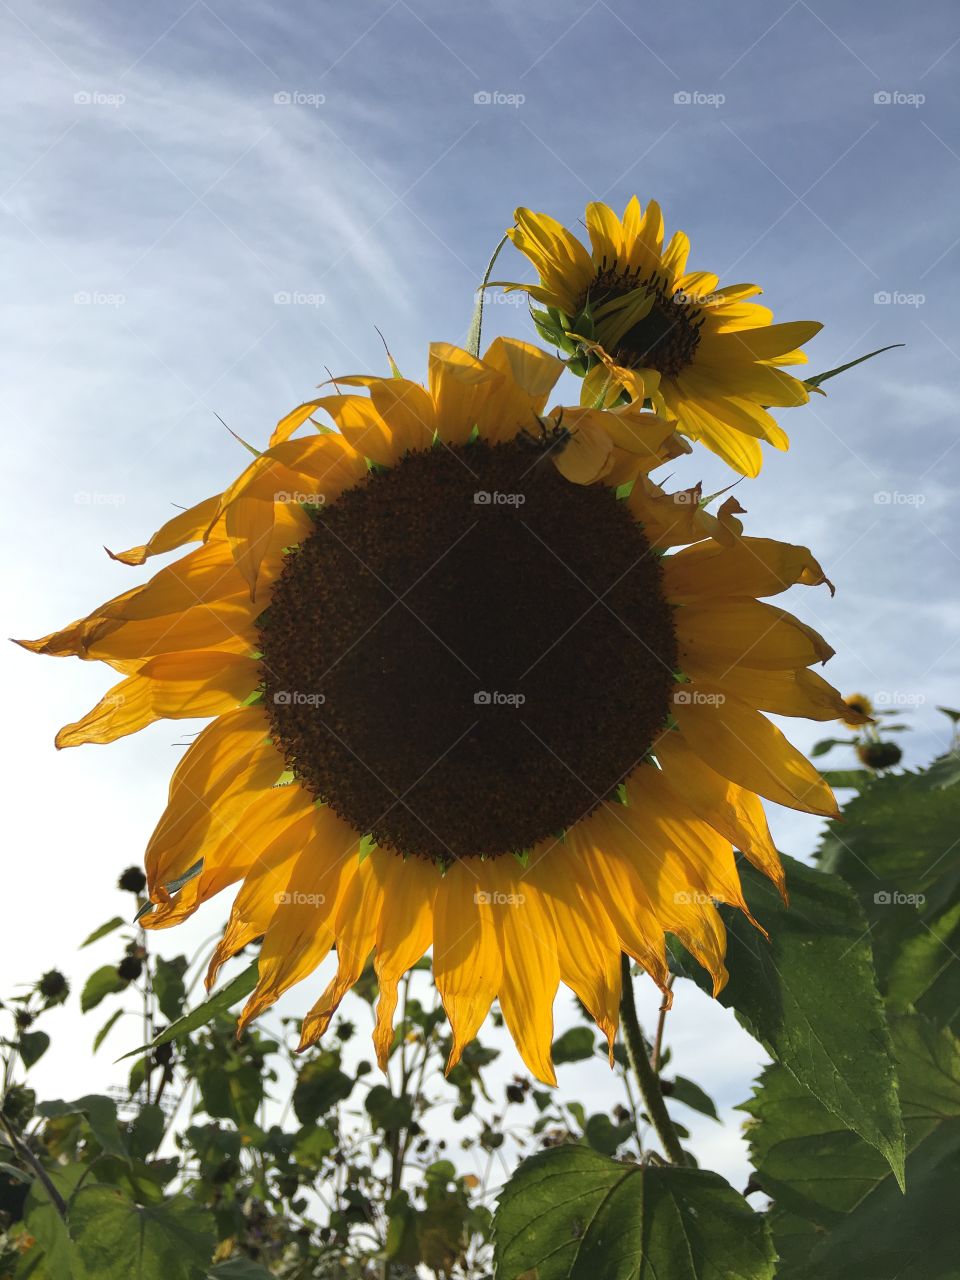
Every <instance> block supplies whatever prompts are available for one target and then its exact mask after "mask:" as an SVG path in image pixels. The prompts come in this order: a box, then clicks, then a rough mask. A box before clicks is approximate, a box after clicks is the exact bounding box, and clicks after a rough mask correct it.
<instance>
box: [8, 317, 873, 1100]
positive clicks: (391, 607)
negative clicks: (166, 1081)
mask: <svg viewBox="0 0 960 1280" xmlns="http://www.w3.org/2000/svg"><path fill="white" fill-rule="evenodd" d="M561 371H562V365H561V363H560V362H559V361H558V360H556V359H555V358H554V357H553V356H550V355H548V354H547V353H545V352H542V351H539V350H537V349H536V348H534V347H531V346H528V345H526V344H524V343H518V342H510V341H506V340H503V339H498V340H497V341H496V342H495V343H494V344H493V345H492V346H491V348H490V349H489V350H488V351H487V353H486V356H485V357H484V359H483V360H479V359H475V358H473V357H472V356H470V355H468V354H467V353H466V352H464V351H461V350H459V349H457V348H455V347H450V346H447V345H444V344H437V345H435V346H433V347H432V348H431V351H430V363H429V382H428V385H427V387H422V386H420V385H419V384H417V383H415V382H411V381H407V380H405V379H403V378H372V377H354V378H345V379H342V380H340V381H339V385H341V386H353V387H357V386H359V387H361V388H362V389H363V390H364V391H365V394H364V393H355V392H352V391H339V390H338V392H337V393H336V394H331V395H324V396H322V397H321V398H319V399H317V400H314V401H311V402H310V403H309V404H306V405H303V406H301V407H300V408H299V409H297V410H295V411H294V412H293V413H291V414H289V415H288V416H287V417H286V418H285V419H283V421H282V422H281V423H280V424H279V426H278V428H277V430H276V432H275V433H274V436H273V438H272V441H271V443H270V446H269V448H267V450H266V451H265V452H264V453H263V454H261V455H260V456H258V457H257V458H256V459H255V460H254V461H253V462H252V463H251V464H250V465H249V466H248V467H247V469H246V470H245V471H244V472H243V474H242V475H241V476H240V477H239V479H237V480H235V481H234V482H233V483H232V484H231V485H230V486H229V487H228V488H227V489H226V490H225V491H224V492H223V493H222V494H218V495H215V496H214V497H212V498H209V499H207V500H206V501H205V502H201V503H199V504H197V505H196V506H195V507H192V508H191V509H190V510H189V511H185V512H183V513H182V514H180V515H178V516H176V517H175V518H174V519H173V520H171V521H170V522H169V523H168V524H167V525H165V526H164V527H163V529H161V530H160V532H159V533H157V534H155V535H154V536H153V537H152V538H151V539H150V540H149V542H147V543H146V544H145V545H143V546H140V547H135V548H133V549H132V550H130V551H126V552H123V553H122V554H120V555H118V556H116V557H115V558H116V559H118V560H122V561H124V562H126V563H128V564H134V565H136V564H142V563H143V562H144V561H145V560H146V559H147V558H148V557H150V556H153V555H156V554H160V553H163V552H169V551H173V550H177V549H179V548H182V547H184V546H185V544H187V543H196V544H198V545H197V546H196V547H195V548H194V549H192V550H189V551H187V552H185V553H184V554H182V555H181V556H180V558H179V559H176V560H174V561H173V562H172V563H170V564H168V565H167V567H165V568H163V569H161V570H160V571H159V572H158V573H157V574H155V576H154V577H153V578H151V579H150V580H149V581H148V582H147V583H145V584H143V585H141V586H136V587H133V588H132V589H130V590H128V591H126V592H124V593H123V594H121V595H119V596H117V597H116V598H115V599H113V600H111V601H109V602H108V603H106V604H104V605H101V606H100V607H99V608H98V609H96V610H94V612H93V613H91V614H90V615H89V616H88V617H86V618H83V619H81V620H79V621H78V622H75V623H73V624H72V625H70V626H68V627H66V628H65V629H64V630H63V631H60V632H57V633H55V634H54V635H51V636H47V637H45V638H44V639H42V640H37V641H29V642H22V643H24V644H25V645H26V647H27V648H29V649H31V650H32V651H34V652H38V653H47V654H54V655H58V654H59V655H64V654H72V655H76V656H79V657H81V658H84V659H87V660H97V661H101V662H105V663H107V664H108V665H109V666H111V667H113V668H114V670H115V671H116V672H117V673H118V674H119V676H120V677H121V678H120V680H119V683H117V684H116V685H114V687H113V688H112V689H111V690H110V691H109V692H108V693H107V694H106V696H105V697H104V698H103V699H102V700H101V701H100V702H99V703H98V704H97V706H96V707H95V708H94V709H93V710H92V711H90V712H89V713H88V714H87V715H85V716H84V717H83V718H82V719H80V720H79V721H77V722H76V723H75V724H70V725H68V726H67V727H66V728H64V729H62V730H61V731H60V733H59V735H58V738H57V742H58V745H60V746H73V745H76V744H79V743H84V742H100V743H105V742H111V741H113V740H114V739H117V738H120V737H123V736H124V735H126V734H129V733H133V732H135V731H137V730H139V729H141V728H143V727H144V726H145V725H148V724H150V723H152V722H153V721H156V720H158V719H162V718H170V719H178V718H193V717H213V719H212V721H211V723H210V724H208V725H207V726H206V727H205V728H204V729H203V730H202V732H201V733H200V734H199V736H198V737H197V738H196V739H195V740H194V741H193V743H192V745H191V746H190V747H189V748H188V749H187V750H186V751H185V753H184V755H183V757H182V758H181V760H180V762H179V763H178V765H177V767H176V769H175V770H174V773H173V777H172V779H171V783H170V792H169V803H168V804H167V807H166V810H165V811H164V813H163V815H162V816H161V818H160V821H159V823H158V825H157V827H156V830H155V831H154V833H153V835H152V837H151V839H150V842H149V845H148V848H147V851H146V860H145V861H146V871H147V877H148V892H149V895H150V899H151V901H152V903H153V904H154V908H153V911H152V913H151V914H149V915H147V916H146V917H145V918H144V921H143V923H144V925H145V927H147V928H150V929H161V928H165V927H168V926H170V925H174V924H177V923H178V922H180V921H182V920H184V919H186V918H187V917H188V916H190V915H191V914H192V913H193V912H194V911H195V910H196V909H197V908H198V907H199V906H200V905H201V904H202V903H203V902H205V901H206V900H207V899H209V898H211V897H212V896H213V895H215V894H217V893H219V892H220V891H221V890H223V889H226V888H228V887H229V886H231V885H239V892H238V893H237V896H236V899H235V901H234V904H233V908H232V911H231V913H230V918H229V921H228V924H227V927H226V930H225V933H224V935H223V938H222V940H221V942H220V944H219V946H218V948H217V951H216V954H215V956H214V958H213V961H212V963H211V966H210V974H209V981H210V982H211V983H212V982H213V980H214V978H215V976H216V974H217V971H218V970H219V968H220V966H221V965H222V964H223V963H224V961H226V960H227V959H228V958H229V957H231V956H233V955H235V954H236V953H237V952H238V951H239V950H240V949H241V948H243V947H244V946H245V945H247V944H248V943H251V942H252V941H254V940H255V939H257V938H262V939H263V941H262V945H261V949H260V958H259V982H258V985H257V987H256V989H255V991H254V992H253V994H252V995H251V997H250V999H249V1002H248V1003H247V1006H246V1008H245V1009H244V1010H243V1013H242V1016H241V1025H245V1024H246V1023H248V1022H249V1021H250V1019H251V1018H254V1017H255V1016H256V1015H258V1014H259V1013H261V1012H262V1011H263V1010H265V1009H266V1008H267V1007H268V1006H270V1005H271V1004H272V1003H273V1002H274V1001H275V1000H276V999H277V998H278V997H279V996H280V995H281V993H282V992H284V991H286V990H287V989H288V988H289V987H291V986H292V985H293V984H294V983H297V982H299V981H301V980H302V979H304V978H306V977H307V976H308V975H309V974H310V973H311V972H313V970H314V969H316V968H317V966H318V965H320V964H321V963H322V962H323V961H324V960H325V959H326V958H327V956H328V955H329V953H330V950H331V947H333V946H334V945H335V947H336V961H337V966H336V972H335V974H334V976H333V977H332V980H331V981H330V984H329V986H328V987H327V989H326V990H325V991H324V993H323V995H322V996H321V997H320V999H319V1000H318V1001H317V1003H316V1004H315V1005H314V1007H313V1008H312V1009H311V1010H310V1011H309V1012H308V1013H307V1014H306V1017H305V1019H304V1021H303V1028H302V1044H303V1045H309V1044H311V1043H313V1042H314V1041H315V1040H316V1039H317V1038H318V1037H319V1036H321V1035H322V1034H323V1032H324V1030H325V1028H326V1027H327V1025H328V1023H329V1021H330V1019H331V1017H332V1016H333V1014H334V1011H335V1010H336V1008H337V1006H338V1004H339V1003H340V1001H341V999H342V998H343V996H344V994H345V993H346V992H347V991H348V990H349V989H350V988H351V986H353V984H354V983H355V982H356V981H357V979H358V978H359V976H360V974H361V972H362V971H363V969H364V966H365V965H366V963H367V962H368V959H369V957H370V955H371V953H373V955H374V957H375V960H374V963H375V968H376V973H377V978H378V981H379V987H380V997H379V1004H378V1010H377V1024H376V1029H375V1032H374V1041H375V1044H376V1049H377V1054H378V1057H379V1060H380V1062H381V1063H385V1062H386V1059H387V1056H388V1054H389V1051H390V1047H391V1044H392V1041H393V1016H394V1012H395V1008H396V1002H397V987H398V982H399V981H400V979H401V977H402V976H403V974H404V973H405V972H406V971H407V970H408V969H409V968H410V967H411V966H412V965H414V964H415V963H416V962H417V961H418V960H419V959H420V957H421V956H423V955H424V953H425V952H426V951H428V950H429V949H431V948H432V953H433V971H434V975H435V981H436V985H437V988H438V991H439V993H440V997H441V999H442V1001H443V1004H444V1007H445V1009H446V1012H447V1014H448V1016H449V1019H450V1024H451V1029H452V1050H451V1053H450V1065H451V1066H452V1065H453V1064H454V1063H456V1062H457V1061H458V1059H459V1057H460V1055H461V1053H462V1051H463V1048H464V1045H465V1044H467V1042H468V1041H469V1040H470V1039H471V1038H472V1037H473V1036H474V1035H475V1034H476V1033H477V1030H478V1028H479V1027H480V1025H481V1023H482V1022H483V1020H484V1018H485V1016H486V1014H487V1011H488V1009H489V1008H490V1005H491V1002H492V1001H493V1000H494V999H495V998H496V999H499V1001H500V1006H501V1009H502V1011H503V1016H504V1019H505V1021H506V1025H507V1027H508V1028H509V1029H510V1032H511V1033H512V1035H513V1037H514V1039H515V1041H516V1043H517V1045H518V1047H519V1050H520V1053H521V1055H522V1057H523V1059H524V1061H525V1062H526V1064H527V1066H528V1067H529V1069H530V1070H531V1071H532V1072H533V1073H534V1074H535V1075H537V1076H538V1077H539V1078H540V1079H541V1080H545V1081H551V1082H552V1081H553V1080H554V1073H553V1067H552V1064H551V1059H550V1046H551V1041H552V1038H553V1023H552V1018H553V1015H552V1009H553V1003H554V997H555V995H556V992H557V988H558V984H559V983H560V982H561V981H562V982H564V983H565V984H566V985H567V986H568V987H570V988H571V989H572V990H573V991H574V992H575V993H576V994H577V996H579V998H580V999H581V1000H582V1001H583V1003H584V1004H585V1005H586V1007H587V1008H588V1009H589V1010H590V1012H591V1013H592V1014H593V1016H594V1018H595V1019H596V1020H597V1023H598V1024H599V1025H600V1027H601V1028H602V1029H603V1031H604V1032H605V1033H606V1035H607V1036H608V1037H609V1039H610V1041H611V1044H612V1041H613V1036H614V1034H615V1031H616V1027H617V1020H618V1004H619V998H620V955H621V951H624V952H627V953H628V954H629V955H630V956H632V957H633V959H634V960H635V961H637V962H638V963H639V964H641V965H642V966H643V967H644V968H645V969H646V971H647V972H648V973H649V974H650V976H651V977H652V978H653V980H654V981H655V982H656V983H657V984H658V985H659V986H660V987H661V989H663V990H664V991H666V987H667V979H668V972H667V961H666V955H665V949H664V935H665V932H667V931H669V932H672V933H674V934H676V935H677V936H678V937H679V938H680V939H681V940H682V941H683V943H684V944H685V945H686V946H687V947H688V948H689V950H690V951H691V952H692V953H693V955H694V956H696V957H697V959H698V960H699V961H700V962H701V963H702V964H703V965H704V966H705V967H706V969H707V970H709V972H710V973H711V974H712V976H713V981H714V986H715V988H716V989H719V988H720V987H721V986H722V985H723V982H724V981H725V979H726V971H725V968H724V950H725V931H724V927H723V924H722V922H721V918H720V915H719V913H718V910H717V905H716V904H717V903H720V902H723V903H731V904H733V905H735V906H738V907H740V908H741V909H744V910H745V909H746V907H745V903H744V900H743V896H742V893H741V888H740V882H739V878H738V874H737V868H736V863H735V859H734V854H733V847H734V846H735V847H736V848H738V849H741V850H743V852H744V854H745V855H746V857H747V858H749V859H750V860H751V861H752V862H753V863H754V864H755V865H756V866H758V867H759V868H761V869H762V870H763V871H764V872H765V873H766V874H767V875H768V876H770V877H771V879H772V880H774V881H775V882H776V883H777V884H778V885H779V886H781V888H782V886H783V873H782V870H781V867H780V863H779V860H778V858H777V853H776V850H775V848H774V845H773V843H772V841H771V838H770V834H769V832H768V829H767V824H766V820H765V818H764V814H763V809H762V807H761V803H760V799H759V797H760V796H765V797H767V798H768V799H770V800H774V801H776V802H778V803H781V804H785V805H789V806H791V807H793V808H796V809H801V810H804V811H807V812H812V813H821V814H828V815H829V814H833V813H835V812H836V809H835V804H834V799H833V795H832V793H831V791H830V789H829V787H828V786H827V785H826V783H825V782H824V781H823V779H822V778H821V776H820V774H819V773H818V772H817V771H816V770H815V769H814V768H813V767H812V766H811V765H810V764H809V763H808V762H807V760H806V759H805V758H804V757H803V756H802V755H801V754H800V753H799V752H797V751H796V750H795V749H794V748H793V747H791V746H790V745H789V743H788V742H787V740H786V739H785V738H784V736H783V735H782V734H781V733H780V731H779V730H778V729H776V728H774V726H773V725H772V724H771V723H770V722H769V721H768V720H767V719H766V717H765V715H764V714H763V713H764V712H774V713H776V714H779V715H787V716H804V717H808V718H812V719H814V720H830V719H835V718H845V719H847V720H850V721H852V722H858V721H859V720H860V719H862V717H860V716H859V715H858V714H857V713H856V712H854V711H851V709H850V708H849V707H847V706H846V705H845V704H844V702H843V700H842V699H841V697H840V695H839V694H838V693H837V692H836V690H834V689H833V688H832V687H831V686H830V685H829V684H827V683H826V682H825V681H824V680H823V679H821V677H820V676H818V675H815V674H814V673H813V672H812V671H811V670H810V669H809V668H810V667H811V666H812V665H813V664H814V663H817V662H822V661H824V660H825V659H826V658H828V657H829V656H830V653H831V650H830V649H829V648H828V647H827V645H826V644H825V642H824V641H823V640H822V639H821V638H820V636H818V635H817V634H816V632H814V631H812V630H810V628H808V627H806V626H804V625H803V624H802V623H800V622H798V621H797V620H796V619H795V618H793V617H792V616H791V615H790V614H788V613H785V612H784V611H782V610H781V609H778V608H776V607H775V606H774V605H771V604H769V603H766V602H765V601H764V600H763V599H761V598H762V597H767V596H772V595H776V594H777V593H779V592H781V591H783V590H785V589H786V588H787V587H789V586H791V585H793V584H796V583H801V584H806V585H809V586H814V585H817V584H819V583H823V582H825V581H826V579H825V578H824V575H823V572H822V570H821V569H820V566H819V565H818V564H817V562H816V561H815V560H814V559H813V557H812V556H811V555H810V553H809V552H808V551H807V550H805V549H804V548H802V547H799V546H792V545H789V544H786V543H779V542H772V541H769V540H766V539H763V538H752V537H746V536H744V535H743V530H742V525H741V523H740V521H739V520H738V519H737V513H738V512H739V510H740V508H739V507H738V506H737V504H736V502H735V500H734V499H729V500H728V501H727V502H726V503H725V504H724V506H723V507H721V508H720V510H719V511H718V512H717V514H716V515H712V514H709V513H708V512H707V511H706V510H705V509H704V506H703V504H702V502H701V495H700V492H699V489H691V490H688V491H686V492H683V493H679V494H668V493H665V492H664V491H663V490H662V489H661V488H659V487H658V486H657V485H655V484H654V483H653V482H652V481H651V480H650V479H649V478H648V475H647V472H648V471H649V469H650V468H651V467H652V466H654V465H656V463H657V462H659V461H661V460H662V458H663V457H664V456H665V455H669V454H670V453H671V451H672V449H673V447H674V446H673V439H672V436H671V431H670V424H669V423H665V422H664V421H663V420H662V419H659V418H657V417H655V416H654V415H651V414H648V413H643V412H642V411H641V410H640V408H639V407H638V406H636V405H627V406H625V407H623V408H621V409H618V410H617V411H615V412H605V411H602V410H593V409H584V408H568V409H565V410H555V411H554V412H553V414H552V415H550V416H547V417H544V416H543V411H544V406H545V404H546V400H547V397H548V395H549V393H550V391H551V388H552V386H553V384H554V382H555V381H556V379H557V377H558V376H559V374H560V372H561ZM321 412H325V413H327V414H328V415H329V416H330V418H331V419H332V420H333V422H334V423H335V424H336V427H337V428H338V430H337V431H333V430H331V429H330V428H324V427H319V428H318V429H317V430H311V431H310V432H309V434H306V435H303V436H295V435H294V434H293V433H294V432H295V431H297V430H298V428H300V427H301V426H304V425H305V424H307V422H308V420H309V421H310V422H311V423H312V422H313V417H314V415H315V414H319V413H321ZM313 425H316V424H313ZM631 486H632V487H631ZM628 490H629V492H628Z"/></svg>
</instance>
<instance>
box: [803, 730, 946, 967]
mask: <svg viewBox="0 0 960 1280" xmlns="http://www.w3.org/2000/svg"><path fill="white" fill-rule="evenodd" d="M958 763H960V757H957V756H956V755H953V754H950V755H946V756H943V757H941V759H940V760H937V761H935V762H934V764H933V765H932V766H931V767H930V768H929V769H926V770H923V771H922V772H919V773H902V774H895V775H893V774H888V775H886V776H884V777H882V778H877V779H876V781H874V782H873V783H872V784H871V786H870V787H869V788H868V789H867V790H866V791H865V793H864V794H863V795H860V796H856V797H855V798H854V799H852V800H851V801H850V802H849V804H847V805H846V806H845V808H844V811H843V821H842V822H836V823H831V824H830V826H829V827H828V829H827V832H826V834H825V836H824V838H823V841H822V843H821V846H820V850H819V852H818V858H819V861H820V865H821V866H822V867H824V868H825V869H826V870H828V871H832V872H836V873H837V874H838V875H841V876H843V878H844V879H845V880H846V881H847V882H848V883H849V884H851V885H852V886H853V888H854V889H855V890H856V892H857V895H858V896H859V898H860V902H861V905H862V906H863V909H864V912H865V913H866V918H867V924H868V926H869V928H870V938H871V942H872V943H873V951H874V955H875V957H876V963H877V972H878V974H879V977H880V982H881V989H884V987H885V984H886V982H887V980H888V974H889V971H890V969H891V966H893V965H894V964H895V963H896V961H897V957H898V956H899V955H900V953H901V950H902V948H903V945H904V940H905V939H906V938H908V937H911V936H913V935H914V934H917V933H922V932H923V931H924V929H925V926H926V925H929V924H931V923H932V922H934V921H937V920H939V921H941V927H943V924H942V921H943V918H944V915H945V914H946V913H949V912H950V910H951V909H952V908H953V907H954V906H955V904H956V903H957V902H958V901H960V859H957V858H956V857H951V856H948V855H949V851H950V849H951V847H952V846H953V845H954V842H955V841H956V838H957V832H958V831H960V785H957V784H958V782H960V772H958ZM944 958H946V957H944Z"/></svg>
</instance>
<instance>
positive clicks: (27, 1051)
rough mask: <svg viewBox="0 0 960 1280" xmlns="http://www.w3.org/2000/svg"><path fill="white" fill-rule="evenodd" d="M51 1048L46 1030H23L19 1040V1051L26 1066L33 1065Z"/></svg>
mask: <svg viewBox="0 0 960 1280" xmlns="http://www.w3.org/2000/svg"><path fill="white" fill-rule="evenodd" d="M49 1048H50V1037H49V1036H48V1035H47V1033H46V1032H45V1031H22V1032H21V1033H20V1039H19V1040H18V1041H17V1052H18V1053H19V1054H20V1057H21V1058H22V1060H23V1065H24V1066H25V1067H32V1066H33V1064H34V1063H35V1062H39V1061H40V1059H41V1058H42V1057H43V1055H44V1054H45V1053H46V1052H47V1050H48V1049H49Z"/></svg>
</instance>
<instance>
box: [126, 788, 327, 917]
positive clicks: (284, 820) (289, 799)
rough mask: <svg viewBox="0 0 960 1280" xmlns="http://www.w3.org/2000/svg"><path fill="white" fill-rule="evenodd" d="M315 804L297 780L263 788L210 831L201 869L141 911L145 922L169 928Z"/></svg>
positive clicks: (243, 870) (238, 875)
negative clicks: (151, 907) (225, 824)
mask: <svg viewBox="0 0 960 1280" xmlns="http://www.w3.org/2000/svg"><path fill="white" fill-rule="evenodd" d="M313 808H314V801H313V797H312V796H311V795H310V793H309V792H308V791H306V790H305V789H304V788H303V787H301V786H299V785H298V784H297V783H287V784H286V785H285V786H279V787H271V788H270V789H269V790H265V791H261V792H260V794H259V795H257V796H255V797H254V798H253V800H252V801H251V803H250V804H248V805H247V807H246V809H245V810H244V811H243V813H242V814H240V816H239V817H238V819H237V820H236V822H234V823H232V824H231V825H230V826H229V827H226V828H224V827H219V828H215V829H214V830H213V831H212V835H213V836H214V838H213V839H211V840H207V841H206V842H205V843H204V844H203V846H202V858H203V869H202V871H201V872H200V874H199V875H197V876H194V877H193V879H191V880H189V881H187V883H186V884H185V885H184V886H183V888H182V889H181V890H180V891H179V892H178V893H176V894H175V895H174V896H173V897H168V898H166V900H165V901H162V902H161V903H160V904H159V905H158V907H157V909H156V910H155V911H153V912H152V913H151V914H150V915H148V916H144V917H143V921H142V924H143V927H144V928H145V929H169V928H170V927H171V926H172V925H176V924H180V923H181V922H182V921H183V920H186V919H187V918H188V917H189V916H191V915H192V914H193V913H194V911H196V909H197V908H198V907H199V906H200V905H201V904H202V903H204V902H207V901H208V900H209V899H210V898H213V897H215V896H216V895H217V894H218V893H221V892H222V891H223V890H224V889H226V888H228V887H229V886H230V885H232V884H236V883H237V881H238V880H242V879H243V878H244V876H245V875H247V873H248V872H249V871H250V869H251V868H252V867H254V866H255V865H256V863H257V862H258V860H259V859H260V858H261V857H262V856H263V854H264V851H265V850H267V849H269V848H270V846H271V845H272V844H273V842H274V841H275V840H277V839H279V838H280V837H281V836H284V835H289V832H290V831H291V830H293V829H294V828H295V827H296V825H297V823H299V822H300V821H301V820H302V819H303V818H304V817H305V816H309V815H311V814H312V812H313ZM218 833H219V839H217V838H216V836H217V834H218ZM158 896H159V895H158Z"/></svg>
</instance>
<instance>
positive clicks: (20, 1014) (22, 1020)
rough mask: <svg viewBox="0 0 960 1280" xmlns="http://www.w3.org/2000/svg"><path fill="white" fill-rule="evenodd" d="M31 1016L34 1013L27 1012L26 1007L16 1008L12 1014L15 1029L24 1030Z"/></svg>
mask: <svg viewBox="0 0 960 1280" xmlns="http://www.w3.org/2000/svg"><path fill="white" fill-rule="evenodd" d="M33 1018H34V1015H33V1014H32V1013H28V1012H27V1010H26V1009H18V1010H17V1012H16V1013H15V1014H14V1021H15V1022H16V1024H17V1029H18V1030H20V1031H26V1029H27V1027H29V1026H30V1024H31V1023H32V1022H33Z"/></svg>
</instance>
